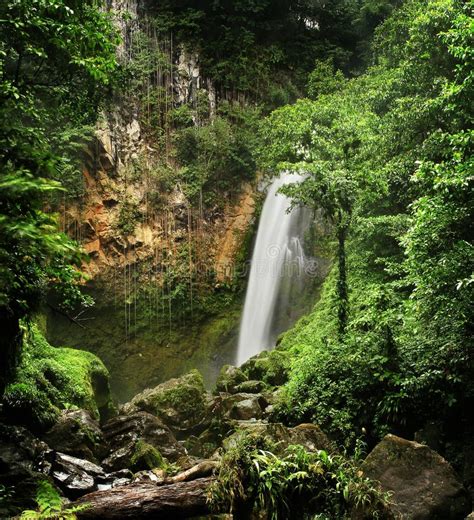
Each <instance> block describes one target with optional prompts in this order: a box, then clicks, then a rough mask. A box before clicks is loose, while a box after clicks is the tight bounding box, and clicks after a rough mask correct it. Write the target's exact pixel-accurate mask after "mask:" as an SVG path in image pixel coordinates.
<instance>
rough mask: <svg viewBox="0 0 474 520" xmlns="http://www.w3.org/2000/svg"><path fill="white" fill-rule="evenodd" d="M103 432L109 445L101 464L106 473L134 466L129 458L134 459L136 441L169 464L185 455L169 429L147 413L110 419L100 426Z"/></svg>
mask: <svg viewBox="0 0 474 520" xmlns="http://www.w3.org/2000/svg"><path fill="white" fill-rule="evenodd" d="M103 430H104V435H105V439H106V441H107V444H108V446H109V452H108V454H107V458H106V459H104V460H103V462H102V464H103V466H104V468H105V469H106V470H107V471H118V470H121V469H126V468H131V467H132V466H134V465H135V464H134V463H133V462H132V459H133V458H134V457H135V453H136V443H137V440H141V441H142V442H144V443H146V444H148V445H150V446H152V447H154V448H156V450H158V451H159V453H160V454H161V455H163V456H164V457H165V458H166V459H167V460H169V461H170V462H176V461H177V460H178V459H179V458H180V457H182V456H183V455H184V454H185V450H184V448H183V447H182V446H181V445H180V444H179V443H178V442H177V440H176V438H175V436H174V435H173V433H172V432H171V430H170V429H169V428H168V427H167V426H166V425H165V424H163V422H162V421H161V420H160V419H159V418H158V417H155V416H154V415H152V414H149V413H147V412H137V413H134V414H131V415H119V416H118V417H114V418H113V419H112V420H110V421H109V422H107V423H106V424H105V425H104V427H103ZM140 469H150V468H140Z"/></svg>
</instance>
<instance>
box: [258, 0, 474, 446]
mask: <svg viewBox="0 0 474 520" xmlns="http://www.w3.org/2000/svg"><path fill="white" fill-rule="evenodd" d="M472 19H473V18H472V6H467V5H466V4H464V3H462V2H458V1H457V0H430V1H429V2H428V3H426V2H422V1H419V0H410V1H409V2H405V3H404V4H403V5H402V6H401V7H400V8H399V9H397V10H396V11H394V13H393V15H392V16H390V17H389V18H388V20H387V21H386V22H385V23H384V24H383V26H382V27H381V28H380V30H378V31H377V35H376V39H375V47H374V52H375V63H374V66H373V67H372V68H371V69H369V70H368V72H367V73H366V74H365V75H363V76H361V77H359V78H356V79H353V80H351V81H349V82H346V84H345V86H344V87H343V88H342V90H339V91H335V92H333V93H332V94H327V95H320V96H319V97H317V99H316V100H315V101H310V100H301V101H299V102H298V103H296V104H295V105H293V106H289V107H283V108H281V109H279V110H277V111H275V112H274V113H273V114H272V115H271V116H270V117H269V118H268V120H267V122H265V123H264V125H263V132H264V138H265V143H266V146H265V148H264V149H263V150H262V152H261V154H260V158H261V163H262V165H263V166H264V167H266V168H267V169H269V170H271V171H275V170H277V169H279V168H287V169H289V170H296V171H299V172H304V173H306V174H307V178H306V180H305V181H304V182H303V183H301V184H300V185H294V186H289V187H288V188H286V190H285V191H286V192H287V193H288V194H290V195H291V196H293V197H294V199H295V201H296V202H303V203H305V204H308V205H316V206H317V207H322V208H323V209H324V211H325V212H326V215H327V216H328V217H329V218H331V220H333V222H334V223H335V225H336V230H340V229H341V226H342V227H345V233H346V236H345V242H346V244H345V246H346V247H345V249H344V250H343V252H344V258H343V259H344V265H345V269H341V257H340V253H341V248H340V247H339V250H338V252H339V270H338V272H337V273H336V271H335V270H333V272H332V273H331V275H330V277H329V278H328V280H327V282H326V286H325V289H324V291H323V294H322V298H321V301H320V302H319V303H318V305H317V306H316V308H315V310H314V312H313V314H312V315H310V316H309V317H307V318H306V319H304V320H302V321H301V322H300V323H299V324H298V325H297V326H296V328H295V330H294V331H292V332H290V333H289V334H288V335H287V337H286V338H284V339H283V342H282V346H284V347H286V348H289V349H290V350H291V352H293V353H294V355H295V357H297V360H296V361H295V362H294V364H293V370H292V373H291V377H290V383H289V385H288V387H287V394H286V402H285V403H284V404H282V408H281V411H282V415H283V416H285V417H286V418H287V419H288V420H293V421H297V420H302V419H309V420H314V421H316V422H317V423H319V424H321V426H322V427H323V428H326V429H327V430H328V431H332V432H333V433H335V434H336V435H339V436H340V439H341V440H343V439H345V440H346V441H348V442H349V443H350V442H351V440H352V441H353V440H354V435H357V432H359V431H360V430H361V428H365V430H366V431H367V432H368V434H369V436H370V437H369V438H371V439H372V438H375V437H378V436H380V435H381V434H383V433H385V432H386V430H387V429H392V430H395V431H398V432H400V433H402V434H405V435H411V434H412V433H413V432H414V431H415V430H416V429H417V428H419V427H421V426H422V425H423V424H424V422H426V421H427V420H433V419H436V420H440V421H446V422H449V417H454V416H456V414H459V413H462V411H463V410H465V409H469V408H470V407H471V405H472V399H473V390H474V389H473V387H472V383H471V382H472V375H473V369H474V367H473V365H472V355H471V350H472V337H471V334H470V332H469V323H470V321H471V320H472V296H473V295H472V287H473V284H472V268H473V263H472V258H473V256H472V236H473V230H472V209H473V199H472V168H473V164H472V142H473V141H472V130H471V129H472V120H473V113H472V102H470V98H472V94H473V84H472V69H473V54H472V31H470V30H469V27H472ZM339 246H340V239H339ZM342 275H345V277H344V278H343V276H342ZM341 280H343V281H345V284H346V291H345V292H344V291H342V292H341ZM341 303H342V304H343V306H344V320H345V326H344V328H343V329H342V330H341V326H340V324H341ZM341 332H342V334H341Z"/></svg>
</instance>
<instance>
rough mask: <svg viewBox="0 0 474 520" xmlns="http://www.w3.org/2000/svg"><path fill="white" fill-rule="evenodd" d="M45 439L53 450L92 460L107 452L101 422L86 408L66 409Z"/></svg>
mask: <svg viewBox="0 0 474 520" xmlns="http://www.w3.org/2000/svg"><path fill="white" fill-rule="evenodd" d="M43 440H44V441H45V442H46V443H47V444H48V446H49V447H50V448H52V449H53V450H56V451H60V452H62V453H66V454H68V455H73V456H75V457H79V458H83V459H87V460H90V461H92V462H97V461H98V460H100V458H101V457H102V456H103V455H105V453H106V448H105V444H104V442H105V441H104V436H103V434H102V431H101V429H100V427H99V423H98V421H96V420H95V419H93V418H92V416H91V414H90V413H89V412H88V411H86V410H64V411H63V412H62V413H61V416H60V417H59V420H58V422H57V423H56V424H55V425H54V426H53V427H52V428H51V429H50V430H49V431H48V432H47V433H46V434H45V435H44V437H43Z"/></svg>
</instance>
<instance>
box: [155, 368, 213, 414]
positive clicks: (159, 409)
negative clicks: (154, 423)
mask: <svg viewBox="0 0 474 520" xmlns="http://www.w3.org/2000/svg"><path fill="white" fill-rule="evenodd" d="M177 381H179V384H176V383H177ZM204 392H205V388H204V381H203V378H202V375H201V374H200V373H199V372H198V371H197V370H191V372H189V373H188V374H186V375H184V376H183V377H181V378H180V379H179V380H171V381H167V382H166V383H163V384H162V385H160V386H158V387H157V388H156V389H154V390H153V394H152V395H150V396H149V398H148V406H151V407H152V409H153V411H154V412H155V413H156V414H157V415H163V414H166V412H165V411H166V410H169V409H174V410H179V412H180V414H182V415H183V416H185V417H187V418H191V417H195V416H201V415H203V414H204V412H205V403H204Z"/></svg>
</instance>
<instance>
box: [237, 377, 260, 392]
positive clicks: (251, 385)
mask: <svg viewBox="0 0 474 520" xmlns="http://www.w3.org/2000/svg"><path fill="white" fill-rule="evenodd" d="M266 389H267V385H266V383H264V382H263V381H254V380H251V381H244V382H243V383H240V385H237V386H236V388H235V390H236V392H237V393H244V394H260V393H262V392H263V391H265V390H266Z"/></svg>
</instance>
